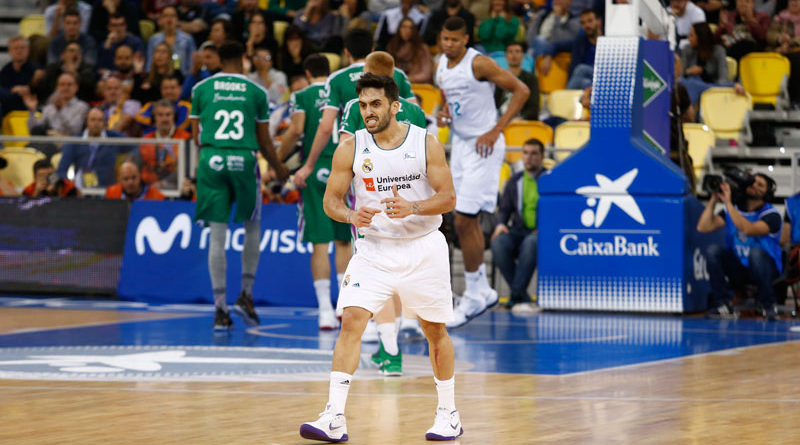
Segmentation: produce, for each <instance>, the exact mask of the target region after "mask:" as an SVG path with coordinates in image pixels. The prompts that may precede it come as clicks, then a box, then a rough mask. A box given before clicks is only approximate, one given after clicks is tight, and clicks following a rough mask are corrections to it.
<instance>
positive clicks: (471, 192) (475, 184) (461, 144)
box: [450, 133, 506, 215]
mask: <svg viewBox="0 0 800 445" xmlns="http://www.w3.org/2000/svg"><path fill="white" fill-rule="evenodd" d="M477 140H478V138H477V137H472V138H469V139H462V138H461V137H459V136H458V135H457V134H455V133H451V148H450V171H451V172H452V173H453V185H454V186H455V188H456V211H457V212H461V213H464V214H467V215H477V214H478V212H480V211H481V210H484V211H487V212H491V213H494V210H495V207H496V206H497V187H498V185H499V184H500V169H501V167H502V166H503V160H504V159H505V156H506V140H505V138H504V137H503V133H500V137H498V138H497V141H496V142H495V143H494V150H493V151H492V154H490V155H489V156H488V157H486V158H483V157H481V156H480V155H479V154H478V152H477V151H475V142H476V141H477Z"/></svg>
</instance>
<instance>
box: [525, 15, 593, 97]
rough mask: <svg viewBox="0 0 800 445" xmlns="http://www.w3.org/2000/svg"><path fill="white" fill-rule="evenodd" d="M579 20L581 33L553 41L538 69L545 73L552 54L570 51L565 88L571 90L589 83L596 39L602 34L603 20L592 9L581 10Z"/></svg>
mask: <svg viewBox="0 0 800 445" xmlns="http://www.w3.org/2000/svg"><path fill="white" fill-rule="evenodd" d="M580 20H581V29H583V33H581V34H578V36H576V37H575V38H574V39H573V40H562V41H560V42H555V43H554V44H553V45H552V46H551V48H550V49H549V51H548V53H547V54H546V55H545V56H544V58H543V59H542V66H541V69H540V72H541V73H542V74H543V75H547V73H549V72H550V67H551V64H552V60H553V55H554V54H555V53H560V52H565V51H571V52H572V59H571V61H570V64H569V81H568V82H567V88H568V89H571V90H582V89H584V88H586V87H587V86H589V85H591V83H592V76H593V75H594V52H595V48H596V47H597V39H598V38H599V37H600V36H601V35H603V21H602V20H601V19H600V18H599V17H598V16H597V13H596V12H595V11H594V10H591V9H588V10H585V11H583V12H582V13H581V16H580Z"/></svg>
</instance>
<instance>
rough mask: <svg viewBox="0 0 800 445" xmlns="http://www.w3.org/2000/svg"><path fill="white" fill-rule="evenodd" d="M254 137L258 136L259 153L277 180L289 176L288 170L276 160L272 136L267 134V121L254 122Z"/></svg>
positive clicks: (282, 179)
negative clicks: (273, 171)
mask: <svg viewBox="0 0 800 445" xmlns="http://www.w3.org/2000/svg"><path fill="white" fill-rule="evenodd" d="M256 137H257V138H258V150H259V151H260V152H261V155H262V156H264V158H265V159H266V160H267V163H268V164H269V166H270V167H272V169H273V170H275V175H276V176H277V177H278V180H279V181H281V182H283V181H285V180H286V178H288V177H289V171H288V170H286V166H284V165H283V163H282V162H281V161H280V160H278V155H277V154H275V146H274V145H272V138H271V137H270V136H269V121H264V122H256Z"/></svg>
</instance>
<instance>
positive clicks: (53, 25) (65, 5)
mask: <svg viewBox="0 0 800 445" xmlns="http://www.w3.org/2000/svg"><path fill="white" fill-rule="evenodd" d="M70 10H74V11H76V12H77V13H78V14H79V19H80V21H81V25H80V32H82V33H84V34H89V22H90V20H91V18H92V7H91V6H90V5H89V4H88V3H87V2H82V1H76V0H56V2H54V3H53V4H52V5H50V6H48V7H47V8H45V10H44V28H45V32H46V33H47V37H49V38H51V39H52V38H54V37H55V36H57V35H58V33H60V32H61V31H62V30H63V29H64V18H65V17H66V16H67V12H68V11H70Z"/></svg>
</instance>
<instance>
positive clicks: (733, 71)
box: [725, 56, 739, 82]
mask: <svg viewBox="0 0 800 445" xmlns="http://www.w3.org/2000/svg"><path fill="white" fill-rule="evenodd" d="M725 60H727V62H728V82H733V81H734V80H736V75H737V74H739V62H737V61H736V59H734V58H733V57H731V56H727V57H725Z"/></svg>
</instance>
